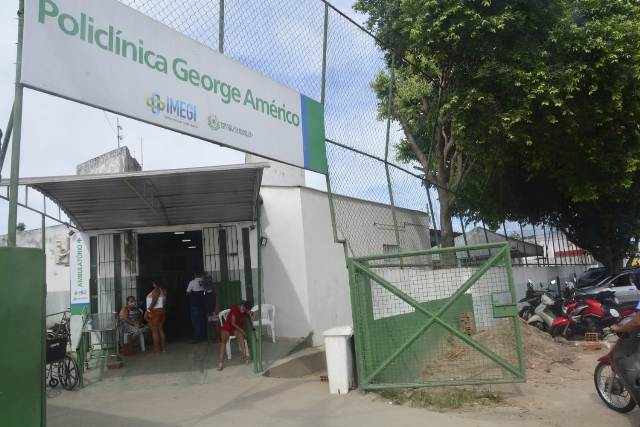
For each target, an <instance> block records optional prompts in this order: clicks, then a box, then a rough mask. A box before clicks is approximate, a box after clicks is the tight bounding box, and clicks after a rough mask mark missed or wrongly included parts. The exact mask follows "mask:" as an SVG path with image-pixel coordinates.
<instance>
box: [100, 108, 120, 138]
mask: <svg viewBox="0 0 640 427" xmlns="http://www.w3.org/2000/svg"><path fill="white" fill-rule="evenodd" d="M102 114H104V119H105V120H106V121H107V123H108V124H109V127H110V128H111V130H112V131H113V133H117V132H116V130H115V128H114V127H113V125H112V124H111V120H109V116H107V113H106V111H104V110H102Z"/></svg>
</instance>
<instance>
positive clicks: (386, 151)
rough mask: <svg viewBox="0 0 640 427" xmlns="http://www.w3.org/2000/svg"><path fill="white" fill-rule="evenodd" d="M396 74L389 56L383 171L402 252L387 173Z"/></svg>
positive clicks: (393, 60) (397, 238)
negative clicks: (389, 69)
mask: <svg viewBox="0 0 640 427" xmlns="http://www.w3.org/2000/svg"><path fill="white" fill-rule="evenodd" d="M395 79H396V73H395V56H394V55H392V56H391V80H390V81H389V95H388V99H387V114H388V115H389V117H387V133H386V136H385V146H384V171H385V174H386V177H387V190H388V191H389V203H390V204H391V218H392V219H393V230H394V232H395V237H396V244H397V245H398V252H402V247H401V246H400V230H398V218H397V215H396V205H395V202H394V200H393V187H392V185H391V174H390V173H389V141H390V133H391V109H392V108H393V103H392V99H393V89H394V85H395ZM400 261H402V260H400Z"/></svg>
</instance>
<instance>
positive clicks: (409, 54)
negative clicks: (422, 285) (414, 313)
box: [354, 0, 557, 247]
mask: <svg viewBox="0 0 640 427" xmlns="http://www.w3.org/2000/svg"><path fill="white" fill-rule="evenodd" d="M531 3H532V2H530V1H528V0H502V1H495V0H494V1H490V0H483V1H468V0H404V1H400V2H398V1H391V0H358V1H357V2H356V4H355V6H354V7H355V9H356V10H359V11H361V12H364V13H366V14H367V15H368V21H367V26H368V28H369V30H371V31H372V32H373V33H375V35H376V36H377V38H378V40H379V41H380V46H381V48H382V49H383V50H384V51H385V52H386V59H387V65H388V68H389V69H392V70H393V71H392V72H393V75H391V73H390V72H386V71H383V72H381V73H380V74H379V75H378V78H377V79H376V81H375V82H374V83H373V88H374V90H375V91H376V93H377V95H378V99H379V101H380V102H379V115H380V118H381V119H383V118H388V117H391V118H392V119H393V120H394V121H396V122H397V123H399V124H400V127H401V129H402V131H403V133H404V136H405V137H404V139H403V140H402V141H401V143H400V144H399V146H398V151H399V153H400V154H399V158H400V160H403V161H406V162H410V161H417V162H419V164H420V166H421V168H422V169H423V171H424V177H425V178H424V179H425V181H426V185H433V186H435V187H436V189H437V192H438V198H439V201H440V227H441V233H442V234H441V240H442V242H441V243H442V246H444V247H447V246H453V244H454V240H453V226H452V216H453V215H454V213H455V211H456V204H457V203H458V195H457V194H458V191H459V190H460V189H461V188H463V183H464V182H465V180H466V179H467V177H468V175H469V174H470V172H471V171H472V170H474V169H475V167H474V166H475V160H474V159H475V156H474V152H475V151H476V150H478V147H477V146H478V144H479V142H478V140H477V139H476V138H474V135H473V133H469V132H466V131H465V126H466V125H465V124H464V123H463V122H461V121H460V117H459V116H461V115H465V114H466V113H467V110H465V109H464V108H463V107H464V105H461V100H470V99H472V98H473V97H474V93H476V92H478V89H477V88H476V80H478V81H479V82H481V83H484V81H485V79H484V77H485V76H483V75H482V74H479V73H483V72H484V71H485V69H484V68H483V64H484V60H485V59H486V58H487V57H490V56H496V51H497V52H498V54H497V56H498V57H505V58H509V61H511V62H513V63H518V61H519V60H521V59H522V58H526V55H525V54H526V53H527V52H531V51H535V48H536V47H537V45H538V42H539V40H540V39H541V36H540V35H541V34H542V35H544V34H546V30H545V29H546V28H549V27H551V26H552V23H553V21H554V19H553V17H555V16H557V15H556V14H555V11H554V10H553V6H554V4H555V2H553V1H552V0H540V1H537V2H535V3H536V4H535V5H532V4H531ZM522 34H535V37H530V38H524V39H522V40H520V41H519V42H517V43H516V42H514V40H519V39H520V37H519V36H521V35H522ZM396 59H397V61H396ZM504 63H507V61H504ZM391 80H393V85H392V84H391ZM480 101H481V100H480ZM474 102H476V101H474Z"/></svg>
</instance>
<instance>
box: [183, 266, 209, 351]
mask: <svg viewBox="0 0 640 427" xmlns="http://www.w3.org/2000/svg"><path fill="white" fill-rule="evenodd" d="M187 295H188V297H189V308H190V311H191V327H192V328H193V340H191V341H190V343H191V344H195V343H198V342H201V341H204V340H206V339H207V335H206V331H205V328H204V325H205V319H204V288H203V286H202V275H201V274H200V273H193V279H192V280H191V281H190V282H189V284H188V285H187Z"/></svg>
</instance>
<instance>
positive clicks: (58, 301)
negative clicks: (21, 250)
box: [0, 225, 70, 313]
mask: <svg viewBox="0 0 640 427" xmlns="http://www.w3.org/2000/svg"><path fill="white" fill-rule="evenodd" d="M16 240H17V245H18V246H19V247H27V248H41V247H42V229H39V228H38V229H35V230H26V231H18V232H17V235H16ZM45 241H46V242H45V248H46V263H47V264H46V266H47V275H46V277H47V313H57V312H59V311H63V310H67V309H69V303H70V299H69V298H70V294H69V286H70V282H69V280H70V279H69V256H68V255H67V250H68V249H69V230H68V229H67V227H66V226H64V225H56V226H51V227H47V228H46V229H45ZM6 245H7V236H0V246H6Z"/></svg>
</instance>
